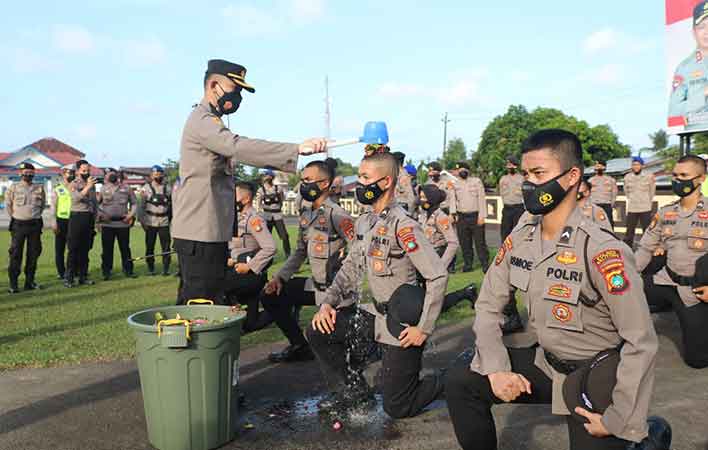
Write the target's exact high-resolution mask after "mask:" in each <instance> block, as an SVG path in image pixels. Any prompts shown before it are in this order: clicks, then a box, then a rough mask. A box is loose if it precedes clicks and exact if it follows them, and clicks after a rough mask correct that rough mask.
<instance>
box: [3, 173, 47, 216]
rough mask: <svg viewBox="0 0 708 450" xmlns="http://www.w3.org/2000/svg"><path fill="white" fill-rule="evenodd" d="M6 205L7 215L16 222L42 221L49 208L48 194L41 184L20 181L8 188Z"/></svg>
mask: <svg viewBox="0 0 708 450" xmlns="http://www.w3.org/2000/svg"><path fill="white" fill-rule="evenodd" d="M5 205H6V208H7V214H8V215H9V216H10V217H12V218H13V219H15V220H34V219H41V218H42V211H43V210H44V208H46V206H47V193H46V192H45V191H44V186H43V185H41V184H27V183H25V182H24V181H18V182H15V183H12V184H11V185H10V187H9V188H7V192H6V193H5Z"/></svg>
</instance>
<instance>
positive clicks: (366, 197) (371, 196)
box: [355, 177, 386, 205]
mask: <svg viewBox="0 0 708 450" xmlns="http://www.w3.org/2000/svg"><path fill="white" fill-rule="evenodd" d="M384 178H386V177H382V178H379V179H378V180H376V181H374V182H373V183H369V184H363V183H359V182H357V184H356V191H355V192H356V199H357V200H358V201H359V203H361V204H362V205H373V204H374V203H375V202H376V200H378V199H379V198H381V196H382V195H383V193H384V192H385V191H384V190H383V189H381V187H379V184H378V183H379V181H381V180H383V179H384Z"/></svg>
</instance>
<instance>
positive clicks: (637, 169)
mask: <svg viewBox="0 0 708 450" xmlns="http://www.w3.org/2000/svg"><path fill="white" fill-rule="evenodd" d="M643 168H644V160H643V159H642V158H641V156H635V157H633V158H632V171H631V172H629V173H628V174H626V175H625V176H624V194H625V195H626V196H627V232H626V233H625V235H624V242H625V243H626V244H627V245H629V246H630V247H634V231H635V230H636V228H637V222H639V223H641V224H642V231H644V232H646V231H647V227H648V226H649V223H651V210H652V203H653V202H654V194H655V193H656V181H655V180H654V175H652V174H650V173H647V172H642V169H643Z"/></svg>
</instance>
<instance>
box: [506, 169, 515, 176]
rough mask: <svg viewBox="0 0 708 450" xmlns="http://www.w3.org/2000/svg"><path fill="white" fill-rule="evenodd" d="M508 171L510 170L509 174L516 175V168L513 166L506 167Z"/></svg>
mask: <svg viewBox="0 0 708 450" xmlns="http://www.w3.org/2000/svg"><path fill="white" fill-rule="evenodd" d="M506 171H507V172H509V175H514V174H515V173H516V169H512V168H509V169H506Z"/></svg>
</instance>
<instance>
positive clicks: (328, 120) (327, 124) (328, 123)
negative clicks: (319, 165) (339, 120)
mask: <svg viewBox="0 0 708 450" xmlns="http://www.w3.org/2000/svg"><path fill="white" fill-rule="evenodd" d="M324 100H325V138H326V139H327V140H329V139H331V138H332V122H331V121H332V115H331V111H330V109H329V105H330V101H329V76H326V75H325V99H324ZM330 152H331V150H330V149H327V156H328V157H329V156H332V155H331V154H330Z"/></svg>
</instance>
